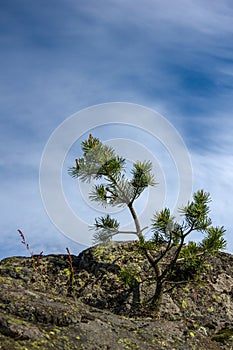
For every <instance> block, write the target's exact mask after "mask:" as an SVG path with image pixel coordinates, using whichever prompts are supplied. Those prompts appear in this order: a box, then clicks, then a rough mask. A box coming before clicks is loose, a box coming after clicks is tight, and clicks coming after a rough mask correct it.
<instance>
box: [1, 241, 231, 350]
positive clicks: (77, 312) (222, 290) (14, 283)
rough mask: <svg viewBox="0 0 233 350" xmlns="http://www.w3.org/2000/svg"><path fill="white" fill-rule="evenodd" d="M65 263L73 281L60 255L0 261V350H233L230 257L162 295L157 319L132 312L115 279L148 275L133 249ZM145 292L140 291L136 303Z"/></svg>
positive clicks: (100, 249)
mask: <svg viewBox="0 0 233 350" xmlns="http://www.w3.org/2000/svg"><path fill="white" fill-rule="evenodd" d="M72 264H73V268H74V274H72V272H71V267H70V265H69V259H68V256H67V255H50V256H44V257H42V258H40V259H39V261H37V257H36V256H35V257H34V260H33V259H32V258H24V257H11V258H7V259H4V260H2V261H1V262H0V283H1V288H0V349H12V350H13V349H24V350H26V349H62V350H63V349H65V350H66V349H67V350H68V349H69V350H71V349H88V350H92V349H93V350H94V349H96V350H97V349H103V350H104V349H113V350H114V349H179V350H181V349H187V350H188V349H201V350H204V349H208V350H211V349H213V350H214V349H216V350H217V349H227V350H229V349H233V256H231V255H229V254H225V253H221V254H219V255H218V256H217V257H215V258H213V259H212V260H210V261H209V265H208V267H207V270H206V271H205V272H204V273H203V275H202V276H201V280H199V282H198V283H192V284H187V285H180V286H179V288H176V289H175V290H173V291H171V292H170V293H168V294H166V295H165V296H164V299H163V304H162V308H161V312H160V315H155V314H153V313H152V312H150V310H149V309H148V307H143V305H142V307H141V308H140V309H138V308H133V307H132V306H133V300H134V293H135V290H134V288H132V286H131V287H130V286H129V285H126V284H125V283H124V282H123V279H122V278H121V276H120V271H122V269H124V270H125V269H127V268H128V267H130V268H131V269H134V270H135V271H136V273H137V274H138V276H140V278H141V277H143V272H144V271H146V269H147V263H146V261H145V260H144V259H143V257H142V256H140V254H139V253H138V250H137V242H128V243H127V242H124V243H123V242H115V243H110V244H108V245H105V246H104V245H98V246H95V247H92V248H90V249H87V250H85V251H84V252H82V253H81V254H80V255H79V256H72ZM152 287H153V286H149V285H146V284H142V285H141V286H140V292H141V295H142V300H146V299H147V298H148V297H149V296H150V295H151V292H152Z"/></svg>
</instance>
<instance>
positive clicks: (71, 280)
mask: <svg viewBox="0 0 233 350" xmlns="http://www.w3.org/2000/svg"><path fill="white" fill-rule="evenodd" d="M66 251H67V253H68V264H69V267H70V285H71V287H72V286H73V285H74V282H75V278H74V267H73V261H72V256H71V254H70V250H69V248H66Z"/></svg>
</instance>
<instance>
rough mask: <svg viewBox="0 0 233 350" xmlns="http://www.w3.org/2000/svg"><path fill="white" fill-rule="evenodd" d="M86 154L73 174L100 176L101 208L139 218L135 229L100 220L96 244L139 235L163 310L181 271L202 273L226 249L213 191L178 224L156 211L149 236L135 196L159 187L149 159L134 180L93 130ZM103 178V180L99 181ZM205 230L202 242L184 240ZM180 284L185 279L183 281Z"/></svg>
mask: <svg viewBox="0 0 233 350" xmlns="http://www.w3.org/2000/svg"><path fill="white" fill-rule="evenodd" d="M82 151H83V157H82V158H79V159H76V166H75V167H71V168H69V174H70V175H71V176H72V177H74V178H78V179H79V180H81V181H83V182H90V181H95V180H98V184H94V187H93V190H92V192H91V193H90V198H91V200H93V201H96V202H98V203H100V204H101V205H102V206H104V207H107V206H125V207H128V209H129V212H130V214H131V216H132V218H133V220H134V224H135V231H132V232H125V231H121V230H120V223H119V222H118V221H117V220H116V219H115V218H112V217H111V216H110V215H109V214H108V215H106V216H101V217H98V218H96V219H95V223H94V230H95V233H94V242H95V243H98V242H108V241H110V240H111V239H112V238H113V236H115V235H117V234H120V233H131V234H134V235H135V236H136V237H137V239H138V241H139V249H140V251H141V252H142V253H143V255H144V256H145V258H146V259H147V261H148V263H149V265H150V267H151V269H152V270H153V276H154V278H153V280H154V281H153V282H154V284H155V289H154V293H153V297H152V298H151V299H150V300H149V302H150V307H151V308H152V309H154V310H156V311H158V310H159V307H160V304H161V300H162V296H163V293H164V292H165V290H166V287H167V285H168V284H169V285H171V282H172V283H173V286H174V285H175V284H176V278H175V276H176V275H177V271H183V274H185V273H187V272H188V274H189V278H190V276H191V277H193V276H194V275H195V273H197V272H198V271H200V269H201V267H202V266H203V265H204V264H205V262H206V260H207V258H208V257H209V256H210V255H213V254H216V253H217V252H218V251H219V250H221V249H224V248H225V247H226V241H225V240H224V238H223V235H224V233H225V229H224V227H213V226H211V224H212V222H211V219H210V218H209V202H210V200H211V199H210V195H209V193H206V192H204V191H203V190H200V191H197V192H196V193H194V195H193V200H192V201H190V202H189V203H188V204H187V205H186V206H185V207H183V208H182V209H181V215H182V216H183V221H182V222H181V223H179V222H177V221H176V220H175V218H174V217H173V216H172V215H171V212H170V210H169V209H168V208H165V209H163V210H161V211H160V212H156V213H155V214H154V216H153V218H152V221H151V230H152V233H153V236H152V238H151V239H149V240H146V238H145V236H144V234H143V231H144V230H145V229H146V228H147V227H146V228H141V225H140V222H139V219H138V216H137V213H136V211H135V208H134V202H135V200H136V199H137V198H138V197H139V196H140V195H141V194H142V192H143V191H144V190H145V189H146V188H148V187H149V186H155V185H156V181H155V179H154V176H153V174H152V164H151V162H150V161H143V162H140V161H136V162H135V163H134V164H133V167H132V170H131V179H128V178H127V177H126V172H125V170H126V160H125V159H124V158H122V157H120V156H118V155H116V153H115V150H114V149H113V148H112V147H110V146H108V145H105V144H103V143H102V142H100V140H99V139H98V138H95V137H93V136H92V135H91V134H90V135H89V138H88V139H87V140H86V141H83V142H82ZM99 180H101V181H102V182H101V183H99V182H100V181H99ZM193 231H198V232H201V233H203V235H204V238H203V240H202V241H201V242H200V243H198V244H197V243H195V242H190V243H189V244H187V245H186V244H185V241H186V239H187V237H188V236H189V235H190V234H191V233H192V232H193ZM179 282H180V281H179Z"/></svg>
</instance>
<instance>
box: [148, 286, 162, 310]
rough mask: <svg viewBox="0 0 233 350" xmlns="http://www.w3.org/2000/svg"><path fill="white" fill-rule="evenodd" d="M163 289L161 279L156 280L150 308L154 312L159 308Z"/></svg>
mask: <svg viewBox="0 0 233 350" xmlns="http://www.w3.org/2000/svg"><path fill="white" fill-rule="evenodd" d="M163 290H164V286H163V283H162V282H161V281H157V284H156V288H155V293H154V295H153V298H152V301H151V309H152V310H153V311H155V312H159V310H160V307H161V303H162V300H163Z"/></svg>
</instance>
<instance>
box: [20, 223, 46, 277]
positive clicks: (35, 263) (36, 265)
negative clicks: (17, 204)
mask: <svg viewBox="0 0 233 350" xmlns="http://www.w3.org/2000/svg"><path fill="white" fill-rule="evenodd" d="M17 231H18V233H19V235H20V237H21V239H22V241H21V242H22V244H24V245H25V247H26V249H27V251H28V252H29V254H30V256H31V259H32V267H33V270H34V272H35V276H36V281H38V268H39V267H40V269H41V257H42V255H43V251H42V252H40V254H39V255H38V256H37V259H36V257H35V255H34V253H33V251H32V250H31V248H30V246H29V244H28V243H27V241H26V238H25V236H24V234H23V232H22V231H21V230H20V229H18V230H17ZM41 271H42V269H41Z"/></svg>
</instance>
